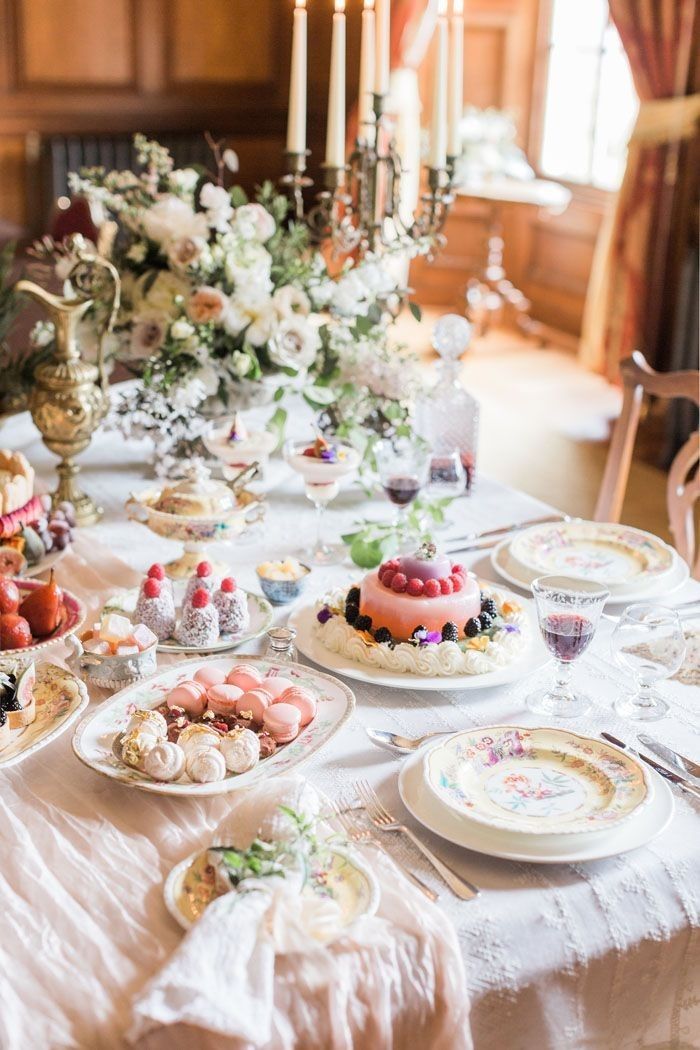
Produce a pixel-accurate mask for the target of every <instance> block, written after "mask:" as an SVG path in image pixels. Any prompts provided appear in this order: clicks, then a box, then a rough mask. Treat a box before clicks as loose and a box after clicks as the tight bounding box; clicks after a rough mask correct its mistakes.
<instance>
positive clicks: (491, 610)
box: [481, 598, 498, 620]
mask: <svg viewBox="0 0 700 1050" xmlns="http://www.w3.org/2000/svg"><path fill="white" fill-rule="evenodd" d="M481 611H482V613H488V615H489V616H490V617H491V619H492V620H495V618H496V617H497V616H498V606H497V605H496V603H495V601H494V600H493V598H484V599H483V600H482V602H481Z"/></svg>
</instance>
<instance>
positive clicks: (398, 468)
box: [375, 437, 430, 525]
mask: <svg viewBox="0 0 700 1050" xmlns="http://www.w3.org/2000/svg"><path fill="white" fill-rule="evenodd" d="M375 459H376V463H377V470H378V472H379V480H380V482H381V485H382V488H383V489H384V492H385V493H386V495H387V496H388V498H389V500H390V501H391V503H393V504H394V506H395V507H397V508H398V511H397V516H396V524H397V525H401V524H402V523H403V520H404V515H405V512H406V508H407V507H409V506H410V505H411V503H413V501H414V499H415V498H416V496H418V495H419V493H420V492H421V490H422V489H423V488H425V486H426V484H427V482H428V472H429V469H430V446H429V445H428V444H427V443H426V442H425V441H424V440H423V439H422V438H417V437H400V438H385V439H384V440H383V441H379V442H377V445H376V447H375Z"/></svg>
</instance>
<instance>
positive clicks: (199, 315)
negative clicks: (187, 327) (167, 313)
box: [187, 285, 228, 324]
mask: <svg viewBox="0 0 700 1050" xmlns="http://www.w3.org/2000/svg"><path fill="white" fill-rule="evenodd" d="M227 307H228V299H227V298H226V296H225V295H224V293H223V292H220V291H219V289H218V288H210V287H209V286H208V285H204V286H203V287H202V288H198V289H197V291H196V292H195V293H194V294H193V296H192V298H191V299H190V301H189V303H188V304H187V314H188V317H189V318H190V320H191V321H194V323H195V324H207V322H208V321H221V320H222V319H223V317H224V315H225V313H226V310H227Z"/></svg>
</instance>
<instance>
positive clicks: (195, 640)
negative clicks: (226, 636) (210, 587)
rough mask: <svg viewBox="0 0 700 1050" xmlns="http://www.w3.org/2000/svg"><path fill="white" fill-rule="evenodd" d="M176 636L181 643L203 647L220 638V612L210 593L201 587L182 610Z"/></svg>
mask: <svg viewBox="0 0 700 1050" xmlns="http://www.w3.org/2000/svg"><path fill="white" fill-rule="evenodd" d="M175 637H176V638H177V640H178V642H180V644H181V645H188V646H192V648H193V649H203V648H205V647H206V646H208V645H213V644H214V643H215V642H217V641H218V639H219V614H218V612H217V611H216V606H215V605H214V604H213V603H212V601H211V599H210V597H209V594H208V592H207V591H205V590H204V588H203V587H199V588H198V589H197V590H196V591H195V592H194V594H193V595H192V598H191V600H190V601H189V602H188V603H187V604H186V605H185V606H184V608H183V610H182V619H181V620H180V623H179V625H178V628H177V631H176V634H175Z"/></svg>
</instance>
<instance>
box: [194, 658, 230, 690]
mask: <svg viewBox="0 0 700 1050" xmlns="http://www.w3.org/2000/svg"><path fill="white" fill-rule="evenodd" d="M193 678H194V681H195V682H199V684H200V685H203V686H204V688H205V689H211V687H212V686H213V685H222V684H223V683H224V682H225V681H226V672H225V671H222V670H221V668H220V667H212V665H211V664H204V665H203V666H202V667H200V668H199V670H198V671H195V673H194V676H193Z"/></svg>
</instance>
